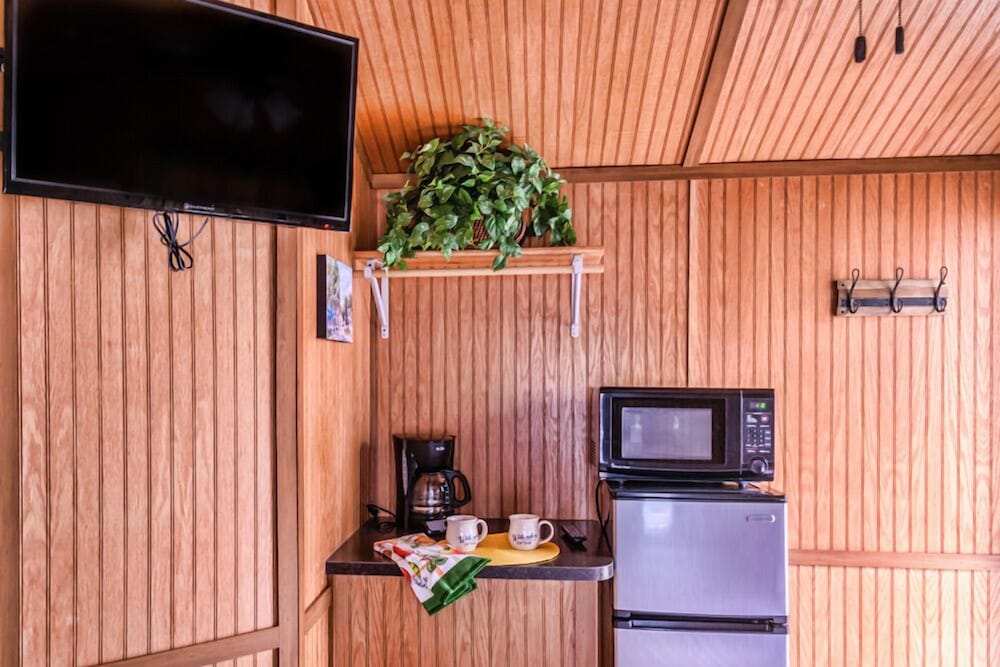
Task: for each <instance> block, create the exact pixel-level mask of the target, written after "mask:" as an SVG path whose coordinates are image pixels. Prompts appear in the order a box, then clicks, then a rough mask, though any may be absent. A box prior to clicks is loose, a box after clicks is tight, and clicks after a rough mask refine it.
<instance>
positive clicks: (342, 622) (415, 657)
mask: <svg viewBox="0 0 1000 667" xmlns="http://www.w3.org/2000/svg"><path fill="white" fill-rule="evenodd" d="M333 582H334V586H336V587H337V589H338V591H339V593H338V595H337V596H336V598H335V600H334V603H333V611H332V616H333V618H332V623H333V627H334V633H333V634H334V640H333V643H332V645H331V648H330V655H331V657H332V661H333V664H334V665H368V667H381V666H384V667H398V666H399V665H412V666H414V667H416V666H419V665H439V666H441V667H452V666H454V667H461V666H465V665H483V666H494V667H502V666H505V665H530V664H537V665H552V666H553V667H554V666H556V665H576V666H579V667H586V666H591V667H596V665H597V664H598V633H597V584H595V583H594V582H589V581H507V580H503V579H484V580H482V581H479V582H478V583H479V588H478V590H476V591H475V592H474V593H473V594H472V595H470V596H469V597H467V598H466V599H464V600H462V601H460V602H458V603H456V604H454V605H453V606H451V607H448V608H447V609H444V610H442V611H440V612H438V613H437V614H436V615H434V616H428V615H427V613H426V612H425V611H424V610H423V608H422V607H421V606H420V605H419V604H417V603H416V601H415V600H414V598H413V592H412V591H411V590H410V586H409V584H408V583H407V582H406V580H404V579H403V578H402V577H364V576H336V577H333ZM323 657H325V654H323ZM316 664H319V663H316Z"/></svg>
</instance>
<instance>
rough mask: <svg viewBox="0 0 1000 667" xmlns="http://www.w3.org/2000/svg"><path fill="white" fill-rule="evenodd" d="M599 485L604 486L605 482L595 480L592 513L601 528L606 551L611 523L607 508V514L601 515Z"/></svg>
mask: <svg viewBox="0 0 1000 667" xmlns="http://www.w3.org/2000/svg"><path fill="white" fill-rule="evenodd" d="M601 484H604V485H605V486H606V485H607V482H605V481H604V480H603V479H599V480H597V485H596V486H594V513H595V514H596V515H597V523H598V524H599V525H600V526H601V538H602V539H603V540H604V543H605V544H607V545H608V549H610V548H611V540H610V539H608V524H609V523H611V508H610V507H609V508H608V512H607V514H605V515H603V516H602V515H601Z"/></svg>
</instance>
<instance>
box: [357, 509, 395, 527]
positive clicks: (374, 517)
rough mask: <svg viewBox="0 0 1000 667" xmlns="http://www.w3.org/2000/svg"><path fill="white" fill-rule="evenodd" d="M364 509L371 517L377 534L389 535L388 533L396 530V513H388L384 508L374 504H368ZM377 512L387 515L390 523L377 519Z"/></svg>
mask: <svg viewBox="0 0 1000 667" xmlns="http://www.w3.org/2000/svg"><path fill="white" fill-rule="evenodd" d="M365 509H367V510H368V513H369V514H370V515H371V517H372V521H373V522H374V523H375V530H377V531H378V532H380V533H389V532H392V531H393V530H394V529H395V528H396V513H395V512H390V511H389V510H387V509H386V508H384V507H379V506H378V505H376V504H375V503H368V504H367V505H365ZM379 512H381V513H383V514H388V515H389V516H391V517H392V520H391V521H386V520H384V519H381V518H380V517H379Z"/></svg>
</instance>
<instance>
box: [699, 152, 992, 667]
mask: <svg viewBox="0 0 1000 667" xmlns="http://www.w3.org/2000/svg"><path fill="white" fill-rule="evenodd" d="M996 182H997V177H996V174H994V173H992V172H990V173H957V174H944V175H942V174H930V175H922V174H917V175H873V176H864V177H852V176H835V177H809V178H792V179H759V180H756V181H712V182H699V183H695V184H693V189H692V191H693V193H694V195H693V196H694V197H695V201H694V204H693V209H692V210H693V211H694V213H693V214H692V216H691V227H692V229H691V239H692V243H691V254H690V256H691V261H692V267H691V276H690V283H691V285H692V294H691V297H692V299H699V300H702V302H701V303H698V304H697V305H696V306H693V307H694V308H695V309H694V310H693V311H692V316H691V318H690V320H689V323H690V327H691V330H690V331H689V332H688V340H690V341H691V343H692V348H691V351H690V356H689V363H690V364H691V365H690V368H691V369H692V373H695V372H697V373H699V374H698V375H694V374H693V375H692V382H697V380H698V378H699V377H701V376H702V375H707V376H708V378H709V379H710V380H711V383H712V384H722V385H736V384H745V383H746V382H747V380H748V379H753V380H756V381H765V382H768V381H769V382H770V383H771V384H773V386H775V388H776V390H777V392H778V397H779V429H780V434H781V435H780V436H779V442H780V443H781V446H780V447H779V457H780V459H781V460H780V462H779V465H778V470H779V475H778V479H777V480H776V482H775V484H776V485H777V486H778V487H779V488H783V489H784V490H785V491H786V492H787V493H788V495H789V517H790V520H789V541H790V543H791V545H792V546H793V548H798V549H803V550H806V551H804V552H803V553H806V554H808V553H809V550H812V549H818V550H826V549H847V550H852V551H856V550H865V551H872V552H893V551H895V552H903V553H907V552H914V553H922V552H930V553H936V552H953V553H960V554H974V553H991V554H997V553H1000V552H998V551H997V543H998V541H997V540H995V539H993V540H992V541H991V538H990V536H989V535H988V534H983V533H982V532H981V531H980V530H979V527H980V526H983V525H984V524H985V525H989V526H990V530H994V526H995V523H994V514H993V512H994V511H995V507H996V495H995V489H996V485H995V484H994V483H988V482H987V480H988V479H990V480H992V479H994V478H993V477H991V475H992V474H994V473H995V470H996V464H995V463H994V461H995V451H996V450H995V448H991V447H990V446H989V445H988V444H987V442H986V441H984V440H983V435H982V434H985V433H990V434H993V435H991V436H990V437H994V436H995V428H996V426H995V422H996V420H995V419H993V418H992V416H991V415H992V414H993V412H992V411H991V410H990V409H989V408H988V406H990V405H994V403H993V401H995V400H996V391H997V389H996V387H997V386H998V385H997V379H996V378H997V373H996V371H995V370H990V369H992V368H993V365H992V364H991V363H990V361H989V360H990V359H991V354H992V350H993V349H994V339H993V338H992V334H990V333H988V332H989V331H991V330H992V329H991V324H992V319H993V313H994V312H995V308H996V306H997V304H998V303H1000V301H997V295H996V288H997V283H996V281H995V279H992V278H985V276H990V275H992V272H991V267H992V266H993V265H994V264H996V263H997V262H998V261H1000V258H997V256H996V254H995V253H996V248H997V246H996V244H995V239H994V235H995V232H994V230H995V229H996V225H997V223H998V220H997V218H996V211H997V196H996V187H995V186H996ZM762 200H769V201H770V208H767V207H765V206H763V205H762ZM768 226H770V232H769V233H768V231H767V228H768ZM733 237H736V238H738V239H739V246H740V247H741V248H742V255H743V257H746V258H751V260H750V261H745V260H743V259H742V258H741V257H738V256H736V255H735V254H733V255H731V259H730V258H727V259H725V260H723V261H718V260H715V259H713V253H715V252H719V251H718V250H715V249H714V246H715V244H716V243H718V244H719V246H720V247H722V246H725V245H726V243H725V240H726V239H730V238H733ZM761 256H764V257H767V258H768V259H769V261H768V262H766V263H763V264H762V263H760V262H757V261H752V258H759V257H761ZM942 264H945V265H947V266H948V267H949V269H950V272H949V276H948V282H949V285H950V286H951V289H952V290H954V291H953V292H952V294H953V299H952V304H951V307H950V308H949V312H948V313H947V314H946V315H945V316H944V317H942V318H899V319H896V320H892V319H889V318H864V319H853V320H846V319H839V318H834V317H833V316H832V313H831V312H830V310H829V307H828V301H827V300H828V298H829V292H828V290H829V289H830V285H831V284H832V283H833V281H834V280H836V279H839V278H843V277H845V276H848V275H849V274H850V271H851V269H852V268H853V267H854V266H857V267H859V268H860V269H861V270H862V275H863V277H866V278H867V277H871V278H876V277H886V278H887V277H890V276H891V275H892V273H893V271H894V270H895V267H896V266H902V267H903V268H904V270H905V271H906V275H907V277H914V278H917V277H924V276H927V277H930V278H937V275H938V269H939V267H940V266H941V265H942ZM719 272H721V273H722V274H723V275H722V276H719V275H718V273H719ZM716 285H718V286H719V287H714V286H716ZM747 286H753V287H752V288H751V287H747ZM768 313H769V314H770V317H772V318H774V317H778V318H783V319H784V324H783V326H778V327H777V328H775V327H774V326H773V325H772V327H771V332H772V333H771V334H770V335H765V333H766V331H764V330H761V329H758V327H757V326H756V320H757V319H758V318H760V317H765V315H766V314H768ZM748 315H749V316H750V317H751V319H752V320H753V321H752V322H751V323H750V324H749V325H745V326H744V325H741V324H740V322H741V321H742V320H743V318H745V317H747V316H748ZM718 322H724V323H726V324H725V326H722V327H720V326H718V324H717V323H718ZM734 327H736V328H738V330H739V338H738V339H736V338H734V337H732V336H730V335H728V331H730V330H731V329H732V328H734ZM774 332H777V335H775V333H774ZM713 355H719V356H721V357H722V358H723V359H724V360H725V361H724V362H722V363H719V362H716V363H715V364H713V363H711V362H708V363H706V362H705V361H704V360H703V359H704V358H705V357H711V356H713ZM731 357H735V358H737V361H736V362H733V363H731V362H729V361H728V360H729V359H730V358H731ZM748 364H750V365H752V370H751V371H750V372H749V374H748V371H747V365H748ZM762 366H763V367H765V369H771V370H770V372H768V373H763V374H762V373H761V370H762ZM705 368H707V369H708V370H707V372H706V371H702V370H699V369H705ZM713 369H718V370H713ZM775 371H777V372H775ZM768 378H770V380H768ZM984 406H985V407H984ZM987 532H988V531H987ZM992 576H993V573H992V572H985V571H953V570H926V571H923V570H892V569H887V568H883V567H878V568H875V567H872V568H826V567H820V566H815V567H813V566H798V567H796V568H794V571H793V582H794V591H793V594H792V610H793V611H792V613H793V619H792V623H793V638H792V639H793V645H794V655H795V656H796V659H797V661H798V664H803V665H805V664H809V665H812V664H825V663H826V662H827V661H828V660H829V661H830V662H831V663H832V664H847V665H850V664H928V665H930V664H977V665H985V664H991V663H989V662H988V661H989V659H990V657H991V654H990V651H991V650H993V649H992V648H991V644H990V639H989V637H990V631H991V627H995V624H996V623H997V621H996V620H995V618H996V613H995V611H993V610H994V607H995V605H994V603H993V602H992V599H991V597H990V596H991V595H992V593H991V591H990V583H989V582H990V579H991V577H992ZM991 624H993V626H991Z"/></svg>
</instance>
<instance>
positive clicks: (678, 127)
mask: <svg viewBox="0 0 1000 667" xmlns="http://www.w3.org/2000/svg"><path fill="white" fill-rule="evenodd" d="M299 1H300V2H305V3H307V4H308V6H309V8H310V9H311V12H312V14H313V16H319V17H321V19H322V20H320V21H317V22H318V23H320V24H321V25H324V26H325V27H326V28H328V29H330V30H335V31H337V32H342V33H346V34H350V35H356V36H358V37H359V38H360V39H361V62H360V67H359V69H360V72H359V80H358V89H359V97H358V113H357V122H358V130H359V134H360V137H361V141H362V144H363V146H364V148H365V151H366V153H367V158H368V161H369V162H370V167H371V170H372V172H373V173H394V172H399V171H401V169H402V165H401V163H400V162H399V155H400V154H401V153H402V152H404V151H407V150H411V149H412V148H413V147H415V146H416V145H417V144H418V143H420V142H423V141H426V140H427V139H430V138H431V137H434V136H443V135H448V134H450V133H451V132H453V131H454V130H456V129H457V128H458V126H460V125H461V124H463V123H466V122H473V121H474V120H475V119H476V118H477V117H480V116H488V117H492V118H494V119H495V120H497V121H498V122H502V123H504V124H506V125H509V126H510V127H511V130H512V135H513V139H514V140H515V141H517V142H525V143H527V144H529V145H530V146H532V147H533V148H535V149H536V150H538V151H539V152H540V153H541V154H542V155H544V156H545V157H546V159H547V160H548V161H549V162H550V163H551V164H553V165H555V166H557V167H576V166H619V165H642V164H679V163H680V162H681V160H682V158H683V152H684V149H685V144H686V142H687V138H688V134H689V132H690V127H691V124H692V123H693V116H694V111H695V108H696V105H697V100H698V97H699V96H700V94H701V87H702V85H703V81H704V73H705V70H706V68H707V66H708V57H709V51H710V47H711V44H712V43H713V41H714V37H715V32H716V30H717V29H718V22H719V19H720V16H721V5H722V0H710V1H709V0H620V1H608V0H605V1H603V2H602V1H601V0H544V2H543V1H542V0H495V1H490V0H467V1H466V2H453V1H452V0H412V1H407V2H402V1H400V0H299Z"/></svg>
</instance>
